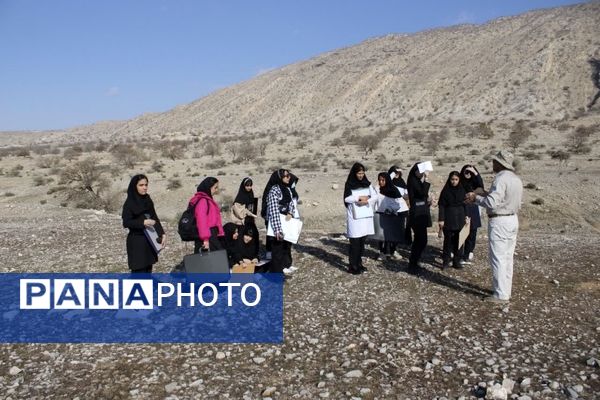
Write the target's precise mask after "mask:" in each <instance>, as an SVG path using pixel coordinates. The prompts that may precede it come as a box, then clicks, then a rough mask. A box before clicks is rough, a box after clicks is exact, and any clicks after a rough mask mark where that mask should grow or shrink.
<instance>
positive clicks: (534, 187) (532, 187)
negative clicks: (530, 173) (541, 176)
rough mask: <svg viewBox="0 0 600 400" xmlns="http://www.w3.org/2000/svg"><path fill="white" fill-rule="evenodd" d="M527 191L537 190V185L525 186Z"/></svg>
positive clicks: (529, 184)
mask: <svg viewBox="0 0 600 400" xmlns="http://www.w3.org/2000/svg"><path fill="white" fill-rule="evenodd" d="M525 189H532V190H535V189H537V185H536V184H535V183H528V184H527V185H525Z"/></svg>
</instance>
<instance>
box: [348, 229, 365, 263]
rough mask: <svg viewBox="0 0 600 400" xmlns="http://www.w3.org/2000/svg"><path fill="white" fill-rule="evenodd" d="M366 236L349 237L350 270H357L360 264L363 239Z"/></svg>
mask: <svg viewBox="0 0 600 400" xmlns="http://www.w3.org/2000/svg"><path fill="white" fill-rule="evenodd" d="M366 239H367V237H366V236H363V237H359V238H350V254H349V259H350V260H349V264H350V271H359V270H360V269H361V268H362V266H363V263H362V257H363V255H364V253H365V241H366Z"/></svg>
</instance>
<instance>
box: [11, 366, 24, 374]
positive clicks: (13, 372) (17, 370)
mask: <svg viewBox="0 0 600 400" xmlns="http://www.w3.org/2000/svg"><path fill="white" fill-rule="evenodd" d="M22 371H23V370H22V369H21V368H19V367H10V369H9V370H8V373H9V374H10V375H12V376H15V375H18V374H20V373H21V372H22Z"/></svg>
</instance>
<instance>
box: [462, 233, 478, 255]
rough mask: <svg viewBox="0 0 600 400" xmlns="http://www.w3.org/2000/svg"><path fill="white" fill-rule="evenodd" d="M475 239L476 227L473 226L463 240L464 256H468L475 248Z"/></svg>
mask: <svg viewBox="0 0 600 400" xmlns="http://www.w3.org/2000/svg"><path fill="white" fill-rule="evenodd" d="M476 241H477V228H473V229H471V230H470V231H469V237H468V238H467V240H465V247H464V258H465V259H466V258H467V257H469V253H472V252H473V250H475V242H476Z"/></svg>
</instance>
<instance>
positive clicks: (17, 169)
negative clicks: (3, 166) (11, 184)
mask: <svg viewBox="0 0 600 400" xmlns="http://www.w3.org/2000/svg"><path fill="white" fill-rule="evenodd" d="M21 171H23V166H22V165H21V164H17V165H15V166H14V167H12V168H11V169H9V170H8V171H7V172H6V176H8V177H10V178H18V177H20V176H21Z"/></svg>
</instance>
